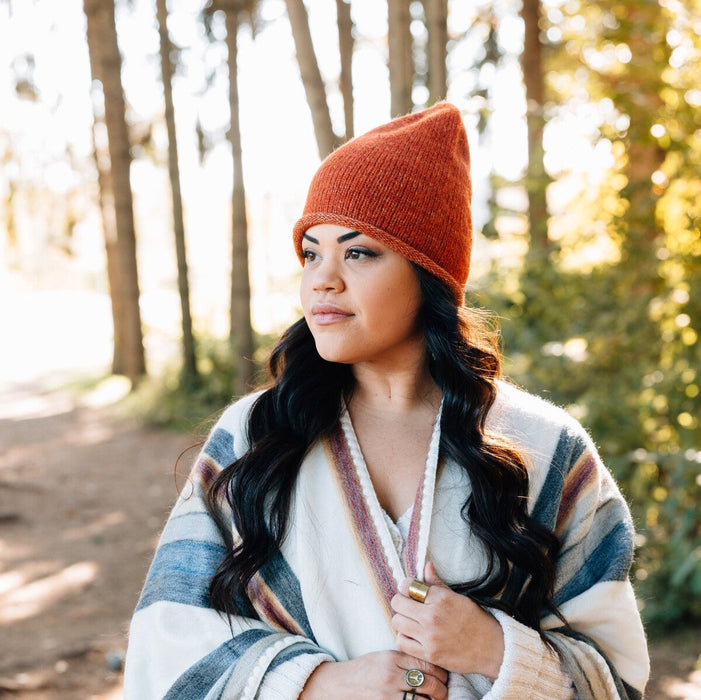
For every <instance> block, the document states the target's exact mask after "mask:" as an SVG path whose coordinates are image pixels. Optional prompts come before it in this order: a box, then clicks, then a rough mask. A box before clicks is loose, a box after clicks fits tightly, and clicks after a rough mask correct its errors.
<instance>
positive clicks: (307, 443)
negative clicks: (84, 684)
mask: <svg viewBox="0 0 701 700" xmlns="http://www.w3.org/2000/svg"><path fill="white" fill-rule="evenodd" d="M470 198H471V186H470V175H469V153H468V145H467V137H466V134H465V130H464V127H463V124H462V120H461V117H460V114H459V112H458V110H457V109H456V108H455V107H453V106H451V105H449V104H446V103H442V104H439V105H437V106H435V107H433V108H431V109H427V110H425V111H423V112H420V113H417V114H413V115H409V116H406V117H402V118H399V119H396V120H394V121H392V122H390V123H389V124H386V125H384V126H381V127H379V128H377V129H374V130H373V131H371V132H369V133H367V134H365V135H364V136H361V137H358V138H356V139H355V140H353V141H351V142H349V143H347V144H346V145H344V146H343V147H341V148H339V149H338V150H337V151H335V152H334V153H333V154H332V155H331V156H329V157H328V158H327V159H326V160H325V161H324V162H323V163H322V165H321V167H320V168H319V170H318V172H317V174H316V175H315V177H314V179H313V181H312V183H311V186H310V190H309V194H308V197H307V202H306V206H305V211H304V215H303V217H302V218H301V219H300V220H299V221H298V222H297V224H296V225H295V229H294V244H295V248H296V251H297V254H298V256H299V257H300V260H301V261H302V263H303V266H304V267H303V272H302V282H301V299H302V306H303V310H304V318H303V319H301V320H300V321H298V322H297V323H295V324H294V325H293V326H292V327H291V328H290V329H288V330H287V331H286V333H285V334H284V335H283V336H282V338H281V340H280V342H279V344H278V346H277V347H276V348H275V350H274V351H273V353H272V356H271V359H270V369H271V374H272V378H273V379H272V383H271V385H270V386H269V387H267V388H266V389H264V390H262V391H259V392H257V393H254V394H251V395H249V396H246V397H244V398H243V399H241V400H239V401H238V402H236V403H234V404H233V405H232V406H230V407H229V408H228V409H227V410H226V411H225V413H224V414H223V416H222V417H221V419H220V420H219V422H218V424H217V426H216V427H215V428H214V430H213V431H212V433H211V434H210V437H209V439H208V440H207V442H206V444H205V447H204V449H203V451H202V453H201V455H200V457H199V459H198V461H197V464H196V466H195V468H194V470H193V472H192V475H191V484H190V488H188V489H186V490H185V492H184V493H183V494H182V496H181V498H180V499H179V501H178V503H177V505H176V506H175V509H174V511H173V513H172V515H171V517H170V519H169V521H168V524H167V525H166V528H165V530H164V532H163V535H162V537H161V540H160V543H159V546H158V550H157V552H156V555H155V559H154V562H153V564H152V566H151V570H150V572H149V574H148V578H147V580H146V584H145V586H144V590H143V593H142V596H141V599H140V601H139V604H138V607H137V611H136V613H135V615H134V619H133V621H132V625H131V631H130V643H129V650H128V655H127V667H126V673H125V691H126V698H127V700H134V699H140V698H148V699H152V698H161V697H165V698H188V699H190V698H254V697H257V698H262V699H264V700H267V699H269V698H270V699H272V698H285V699H286V698H290V699H293V698H302V699H303V700H316V699H317V698H320V699H323V700H334V699H335V698H339V699H340V698H343V699H344V700H349V699H354V698H358V699H360V698H363V699H384V698H387V699H391V700H400V699H401V698H404V699H405V700H407V699H409V698H415V697H431V698H434V699H435V700H444V699H445V698H450V700H461V699H468V698H490V699H496V698H504V699H506V698H519V700H524V699H525V698H537V699H542V700H560V699H564V698H575V697H576V698H589V699H592V700H602V699H603V698H640V697H641V696H642V692H643V689H644V686H645V682H646V679H647V675H648V658H647V649H646V643H645V637H644V633H643V629H642V626H641V623H640V618H639V615H638V612H637V608H636V604H635V599H634V596H633V593H632V588H631V586H630V584H629V582H628V578H627V576H628V570H629V567H630V563H631V557H632V549H633V529H632V524H631V519H630V515H629V512H628V509H627V507H626V504H625V502H624V500H623V499H622V497H621V495H620V493H619V491H618V489H617V488H616V485H615V484H614V482H613V479H612V478H611V476H610V474H609V473H608V472H607V470H606V469H605V467H604V466H603V465H602V464H601V462H600V460H599V458H598V456H597V454H596V450H595V448H594V446H593V444H592V442H591V440H590V439H589V437H588V436H587V434H586V433H585V432H584V431H583V429H582V428H581V427H580V426H579V425H578V424H577V423H576V422H575V421H574V420H573V419H571V418H570V417H568V416H567V415H566V414H565V413H564V412H562V411H561V410H559V409H557V408H556V407H554V406H552V405H550V404H548V403H546V402H544V401H542V400H540V399H537V398H535V397H533V396H530V395H528V394H525V393H524V392H522V391H520V390H518V389H516V388H514V387H513V386H510V385H508V384H506V383H505V382H503V381H502V380H500V379H499V360H498V355H497V352H496V349H495V345H494V343H493V342H492V341H491V340H490V337H489V334H487V333H486V332H485V331H484V329H483V324H482V322H481V320H480V318H479V316H478V314H476V313H475V312H474V311H469V310H468V309H465V308H463V307H462V301H463V289H464V286H465V283H466V281H467V276H468V270H469V262H470V249H471V238H472V226H471V217H470Z"/></svg>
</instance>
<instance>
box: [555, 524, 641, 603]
mask: <svg viewBox="0 0 701 700" xmlns="http://www.w3.org/2000/svg"><path fill="white" fill-rule="evenodd" d="M632 551H633V542H632V531H631V528H630V527H629V525H628V523H625V522H619V523H618V524H617V525H616V526H615V527H613V529H611V531H610V532H609V533H608V534H607V535H606V536H605V537H603V538H602V539H601V542H599V544H598V545H597V546H596V547H595V549H594V550H593V551H592V552H591V554H589V555H588V556H587V557H586V561H585V563H584V565H583V566H582V568H581V569H579V571H577V573H576V574H575V575H574V576H573V577H572V578H571V579H570V580H569V581H568V582H567V583H566V584H565V585H564V586H563V587H562V588H561V589H560V590H559V591H557V593H556V594H555V599H554V601H553V602H554V603H555V605H557V606H560V605H562V604H563V603H565V602H566V601H568V600H572V598H575V597H576V596H578V595H580V594H581V593H584V591H586V590H587V589H589V588H591V587H592V586H593V585H594V584H595V583H599V582H600V581H624V580H625V579H626V578H627V577H628V570H629V568H630V563H631V552H632Z"/></svg>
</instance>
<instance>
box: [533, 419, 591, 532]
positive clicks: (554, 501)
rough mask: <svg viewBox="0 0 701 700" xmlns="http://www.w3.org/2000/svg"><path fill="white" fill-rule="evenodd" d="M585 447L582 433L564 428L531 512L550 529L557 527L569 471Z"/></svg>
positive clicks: (535, 518) (534, 517)
mask: <svg viewBox="0 0 701 700" xmlns="http://www.w3.org/2000/svg"><path fill="white" fill-rule="evenodd" d="M585 449H586V444H585V442H584V440H583V439H582V437H581V436H580V435H577V434H576V433H574V432H572V431H571V430H568V429H567V428H563V430H562V432H561V433H560V439H559V440H558V443H557V447H556V448H555V452H554V453H553V456H552V459H551V460H550V466H549V468H548V474H547V476H546V477H545V482H544V483H543V487H542V488H541V490H540V493H539V494H538V499H537V500H536V503H535V506H533V512H532V513H531V516H532V517H533V519H534V520H536V521H538V522H539V523H541V524H542V525H544V526H545V527H547V528H548V529H549V530H554V529H555V523H556V521H557V513H558V509H559V507H560V500H561V498H562V489H563V486H564V483H565V477H566V476H567V472H568V471H569V470H570V469H571V468H572V465H574V464H575V463H576V462H577V459H578V458H579V456H580V455H581V454H582V452H584V450H585Z"/></svg>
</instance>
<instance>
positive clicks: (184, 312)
mask: <svg viewBox="0 0 701 700" xmlns="http://www.w3.org/2000/svg"><path fill="white" fill-rule="evenodd" d="M156 18H157V21H158V34H159V38H160V55H161V75H162V78H163V99H164V101H165V121H166V129H167V131H168V176H169V179H170V189H171V195H172V202H173V234H174V236H175V253H176V259H177V265H178V292H179V294H180V313H181V322H182V333H183V338H182V343H183V347H182V350H183V380H184V381H185V382H186V384H188V385H189V386H194V385H196V384H197V383H198V378H199V377H198V373H197V360H196V356H195V340H194V337H193V333H192V316H191V314H190V286H189V282H188V270H187V252H186V246H185V224H184V221H183V204H182V196H181V191H180V168H179V165H178V143H177V137H176V133H175V109H174V106H173V73H174V69H173V62H172V54H173V45H172V43H171V41H170V36H169V34H168V25H167V22H168V8H167V6H166V0H156Z"/></svg>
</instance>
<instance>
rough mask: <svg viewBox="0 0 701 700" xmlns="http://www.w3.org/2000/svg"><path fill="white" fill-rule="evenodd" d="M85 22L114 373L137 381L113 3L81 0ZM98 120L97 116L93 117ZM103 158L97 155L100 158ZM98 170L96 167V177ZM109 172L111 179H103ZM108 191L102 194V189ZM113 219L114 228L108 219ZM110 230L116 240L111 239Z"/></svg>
mask: <svg viewBox="0 0 701 700" xmlns="http://www.w3.org/2000/svg"><path fill="white" fill-rule="evenodd" d="M83 10H84V12H85V16H86V19H87V35H88V50H89V52H90V54H91V69H92V71H93V75H92V78H93V81H95V80H97V81H99V82H100V83H101V84H102V92H103V96H104V123H105V130H106V133H107V141H108V149H107V153H108V157H109V168H106V166H105V168H104V169H103V170H102V174H103V177H101V178H100V179H101V181H100V187H101V192H102V195H101V197H102V204H103V211H105V209H108V210H109V213H108V214H107V216H106V217H103V220H105V221H108V222H109V223H108V226H107V227H106V228H105V231H104V233H105V236H106V249H107V255H108V277H109V283H110V296H111V299H112V305H113V318H114V319H115V327H114V344H115V352H114V358H113V359H114V361H113V371H114V372H115V373H119V374H125V375H126V376H127V377H129V378H130V379H131V380H132V381H137V380H138V379H139V377H141V376H142V375H144V374H145V372H146V362H145V357H144V345H143V335H142V328H141V313H140V310H139V281H138V271H137V262H136V234H135V231H134V210H133V202H132V191H131V183H130V178H129V175H130V168H131V151H130V142H129V130H128V127H127V120H126V110H125V102H124V91H123V88H122V76H121V70H122V57H121V54H120V52H119V45H118V43H117V30H116V26H115V16H114V0H105V1H101V0H83ZM97 119H98V121H99V120H100V119H101V115H99V114H98V115H97ZM103 155H104V156H107V154H101V156H100V157H101V158H102V156H103ZM99 172H100V168H98V173H99ZM106 172H109V178H107V177H104V175H105V173H106ZM103 187H104V188H106V190H102V188H103ZM112 215H113V216H114V228H112V223H111V221H110V219H111V216H112ZM112 232H114V240H113V241H112V240H109V239H110V238H111V236H112Z"/></svg>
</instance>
